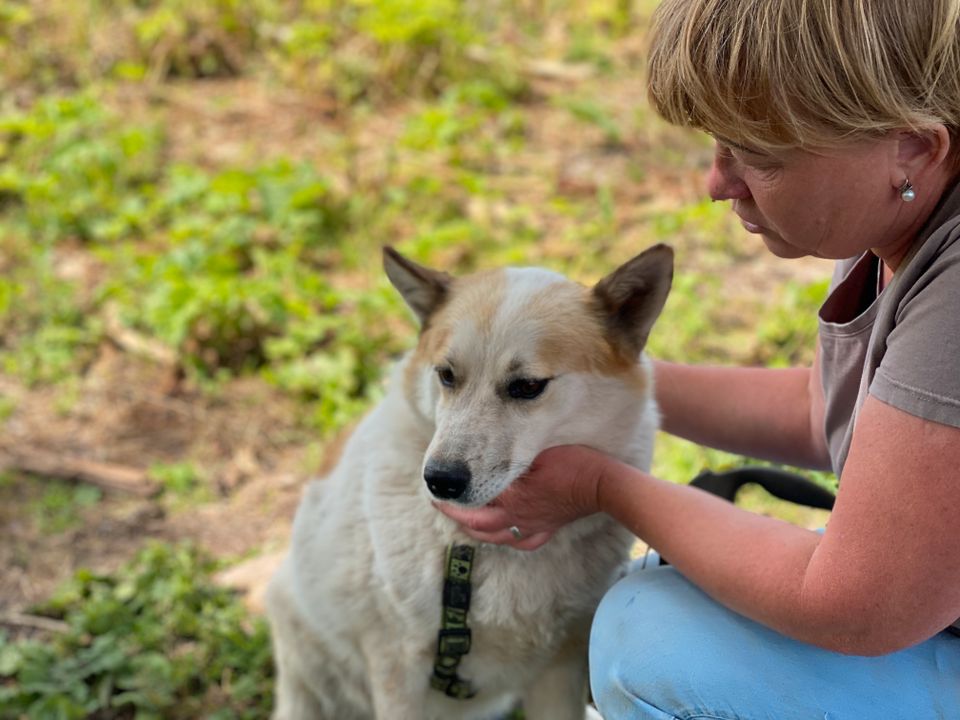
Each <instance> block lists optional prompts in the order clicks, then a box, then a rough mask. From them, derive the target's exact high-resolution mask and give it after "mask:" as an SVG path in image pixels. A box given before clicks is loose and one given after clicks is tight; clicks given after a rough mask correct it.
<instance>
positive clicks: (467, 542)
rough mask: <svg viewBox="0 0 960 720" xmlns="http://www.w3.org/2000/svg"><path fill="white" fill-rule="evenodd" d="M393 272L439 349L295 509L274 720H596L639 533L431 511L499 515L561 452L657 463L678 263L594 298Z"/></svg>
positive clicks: (277, 643) (500, 276) (521, 280)
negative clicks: (461, 507)
mask: <svg viewBox="0 0 960 720" xmlns="http://www.w3.org/2000/svg"><path fill="white" fill-rule="evenodd" d="M384 265H385V269H386V272H387V275H388V276H389V278H390V280H391V281H392V282H393V284H394V285H395V286H396V288H397V289H398V290H399V291H400V293H401V294H402V295H403V297H404V299H405V300H406V302H407V304H408V305H409V306H410V307H411V308H412V309H413V310H414V312H415V313H416V314H417V315H418V316H419V318H420V321H421V324H422V329H421V333H420V340H419V344H418V346H417V347H416V349H415V350H413V351H412V352H411V353H409V354H408V355H407V356H406V357H405V358H404V359H403V360H402V361H401V362H400V363H399V364H398V366H397V368H396V370H395V371H394V374H393V376H392V382H391V385H390V389H389V391H388V394H387V396H386V397H385V398H384V399H383V401H382V402H381V403H380V404H379V405H378V406H377V407H376V408H375V409H374V410H373V412H372V413H371V414H370V415H369V416H368V417H367V418H366V419H365V420H364V421H363V422H362V423H361V424H360V425H359V427H358V428H357V429H356V431H355V433H354V434H353V436H352V437H351V439H350V440H349V442H348V443H347V445H346V447H345V449H344V453H343V456H342V458H341V459H340V462H339V464H338V466H337V467H336V469H335V470H334V471H333V473H332V474H331V475H330V476H329V477H327V478H325V479H323V480H321V481H315V482H313V483H311V484H310V485H309V486H308V487H307V489H306V491H305V494H304V497H303V499H302V501H301V504H300V507H299V509H298V511H297V515H296V519H295V521H294V527H293V538H292V543H291V548H290V552H289V554H288V556H287V557H286V559H285V561H284V563H283V565H282V566H281V567H280V569H279V570H278V571H277V574H276V575H275V576H274V578H273V579H272V581H271V583H270V587H269V590H268V594H267V608H268V615H269V619H270V623H271V626H272V631H273V640H274V650H275V654H276V662H277V672H278V677H277V706H276V711H275V714H274V717H275V718H277V719H278V720H300V719H301V718H302V719H310V720H371V719H373V718H376V719H377V720H491V719H494V718H500V717H503V716H504V715H505V714H506V713H509V712H510V710H511V708H512V707H514V706H515V705H516V704H517V703H518V702H519V703H522V705H523V708H524V710H525V713H526V718H527V720H583V718H584V717H596V715H595V714H594V713H593V711H591V710H589V709H587V707H586V693H587V640H588V635H589V629H590V622H591V617H592V615H593V613H594V610H595V609H596V606H597V604H598V603H599V601H600V598H601V597H602V596H603V594H604V592H605V591H606V590H607V589H608V587H609V586H610V585H611V584H612V583H613V582H614V581H615V580H616V579H617V578H618V577H619V575H620V573H621V572H622V568H623V565H624V563H625V562H626V560H627V558H628V554H629V548H630V546H631V543H632V542H633V539H634V538H633V536H632V535H631V534H630V533H629V532H627V531H626V530H625V529H624V528H622V527H621V526H619V525H617V524H616V523H615V522H614V521H613V520H612V519H610V518H609V517H607V516H606V515H594V516H591V517H587V518H584V519H581V520H578V521H577V522H575V523H573V524H571V525H570V526H568V527H566V528H564V529H562V530H561V531H559V532H557V534H556V535H555V536H554V537H553V538H552V539H551V540H550V541H549V542H548V543H547V544H546V545H544V546H543V547H541V548H539V549H538V550H535V551H532V552H524V551H522V550H516V549H513V548H510V547H506V546H494V545H484V544H477V543H475V542H473V541H471V539H470V538H469V537H468V536H466V535H465V534H464V533H463V532H462V531H461V530H460V529H459V528H458V527H457V526H456V524H455V523H453V522H452V521H451V520H450V519H448V518H447V517H445V516H444V515H442V514H441V513H440V512H438V511H437V510H436V508H435V507H434V506H433V502H434V501H437V500H438V499H439V500H443V501H448V502H458V503H463V504H465V505H469V506H480V505H484V504H485V503H488V502H490V501H491V500H493V499H494V498H496V497H497V496H498V495H499V494H500V493H501V492H503V490H504V489H505V488H507V487H508V486H509V485H510V483H512V482H513V481H514V480H516V479H517V478H518V477H519V476H521V475H522V474H523V473H524V471H525V470H526V469H527V468H528V467H529V466H530V463H531V462H532V461H533V459H534V458H535V457H536V456H537V454H538V453H539V452H540V451H541V450H544V449H545V448H548V447H551V446H555V445H563V444H582V445H588V446H590V447H593V448H596V449H598V450H601V451H604V452H606V453H609V454H611V455H614V456H616V457H618V458H620V459H621V460H623V461H625V462H627V463H629V464H631V465H634V466H636V467H638V468H642V469H645V470H647V469H649V465H650V460H651V454H652V445H653V440H654V433H655V431H656V427H657V420H658V418H657V411H656V407H655V404H654V400H653V392H652V382H651V373H650V367H649V363H648V361H647V360H646V359H645V357H644V356H643V355H642V350H643V347H644V344H645V343H646V339H647V334H648V333H649V331H650V328H651V326H652V325H653V323H654V320H655V319H656V318H657V316H658V315H659V314H660V311H661V309H662V308H663V304H664V301H665V300H666V297H667V293H668V291H669V287H670V282H671V276H672V270H673V253H672V251H671V250H670V249H669V248H668V247H666V246H663V245H659V246H656V247H653V248H651V249H649V250H647V251H646V252H644V253H643V254H641V255H639V256H638V257H636V258H634V259H633V260H631V261H629V262H628V263H626V264H625V265H623V266H622V267H620V268H619V269H617V270H616V271H615V272H613V273H612V274H610V275H609V276H607V277H605V278H604V279H603V280H601V281H600V282H599V283H598V284H597V285H596V286H595V287H594V288H592V289H588V288H585V287H583V286H581V285H578V284H576V283H574V282H571V281H569V280H567V279H565V278H564V277H562V276H560V275H557V274H555V273H552V272H548V271H546V270H540V269H507V270H498V271H491V272H484V273H478V274H475V275H469V276H466V277H462V278H451V277H449V276H447V275H445V274H443V273H439V272H436V271H433V270H430V269H427V268H424V267H421V266H419V265H416V264H415V263H413V262H411V261H409V260H407V259H405V258H403V257H402V256H400V255H399V254H397V253H396V252H395V251H393V250H391V249H389V248H388V249H386V250H385V251H384ZM454 546H457V547H455V548H454ZM451 548H453V549H451ZM451 556H452V561H451V560H450V557H451ZM448 570H449V572H448ZM457 573H460V574H459V575H458V574H457ZM445 575H447V576H448V579H447V580H446V581H445ZM466 576H469V583H468V582H467V579H468V578H467V577H466ZM467 606H468V607H467ZM441 630H442V632H441ZM441 636H442V637H441ZM438 638H440V639H439V640H438Z"/></svg>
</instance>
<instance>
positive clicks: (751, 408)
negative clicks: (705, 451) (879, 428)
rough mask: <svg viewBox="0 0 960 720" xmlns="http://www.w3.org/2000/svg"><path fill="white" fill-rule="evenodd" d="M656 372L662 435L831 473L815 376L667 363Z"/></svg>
mask: <svg viewBox="0 0 960 720" xmlns="http://www.w3.org/2000/svg"><path fill="white" fill-rule="evenodd" d="M655 367H656V392H657V402H658V404H659V406H660V412H661V414H662V427H663V430H665V431H666V432H668V433H670V434H672V435H677V436H678V437H682V438H685V439H687V440H691V441H693V442H695V443H698V444H700V445H706V446H708V447H713V448H717V449H720V450H726V451H728V452H734V453H738V454H741V455H748V456H750V457H756V458H760V459H764V460H771V461H774V462H783V463H788V464H791V465H797V466H801V467H809V468H816V469H827V468H828V467H829V456H828V455H827V452H826V445H825V441H824V438H823V437H822V431H821V430H820V428H822V411H820V408H819V403H818V400H819V398H818V397H817V395H816V390H815V387H814V386H813V381H814V377H813V375H812V373H813V372H814V371H813V370H811V369H809V368H790V369H768V368H733V367H709V366H689V365H679V364H674V363H666V362H656V363H655Z"/></svg>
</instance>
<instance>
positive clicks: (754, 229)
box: [740, 218, 763, 234]
mask: <svg viewBox="0 0 960 720" xmlns="http://www.w3.org/2000/svg"><path fill="white" fill-rule="evenodd" d="M740 224H741V225H743V227H744V229H745V230H746V231H747V232H749V233H754V234H760V233H762V232H763V228H762V227H760V226H759V225H757V224H756V223H752V222H749V221H748V220H744V219H743V218H740Z"/></svg>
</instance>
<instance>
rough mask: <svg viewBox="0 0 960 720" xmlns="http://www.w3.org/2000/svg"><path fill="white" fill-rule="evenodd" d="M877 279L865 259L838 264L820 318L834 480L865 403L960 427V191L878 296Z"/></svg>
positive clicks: (875, 265) (876, 264)
mask: <svg viewBox="0 0 960 720" xmlns="http://www.w3.org/2000/svg"><path fill="white" fill-rule="evenodd" d="M880 269H881V268H880V261H879V259H878V258H877V257H876V256H875V255H873V253H871V252H867V253H864V254H863V255H861V256H860V257H856V258H850V259H849V260H842V261H840V262H838V263H837V265H836V269H835V271H834V276H833V283H832V285H831V288H830V292H829V294H828V296H827V299H826V301H824V304H823V306H822V307H821V308H820V314H819V321H820V378H821V382H822V384H823V394H824V402H825V417H824V432H825V433H826V439H827V446H828V448H829V450H830V460H831V463H832V465H833V469H834V472H836V474H837V477H841V472H842V470H843V465H844V462H845V461H846V459H847V452H848V451H849V449H850V439H851V436H852V434H853V426H854V423H855V421H856V417H857V412H858V411H859V409H860V408H861V407H862V405H863V402H864V400H865V399H866V397H867V394H868V393H869V394H870V395H873V396H874V397H875V398H877V399H879V400H881V401H883V402H885V403H887V404H888V405H892V406H893V407H896V408H898V409H900V410H903V411H904V412H908V413H910V414H911V415H916V416H918V417H922V418H925V419H928V420H933V421H936V422H938V423H943V424H945V425H951V426H953V427H960V185H958V186H956V187H954V189H953V190H952V191H951V192H949V193H947V194H946V195H945V196H944V199H943V200H942V201H941V203H940V205H939V207H938V208H937V210H936V211H935V212H934V214H933V216H932V217H931V218H930V220H929V221H928V222H927V225H926V226H925V228H924V229H923V230H922V231H921V233H920V235H919V237H918V239H917V242H916V244H915V245H914V247H913V249H912V255H910V256H908V257H907V259H906V260H905V261H904V262H903V263H902V264H901V265H900V267H898V268H897V271H896V273H894V276H893V279H892V280H891V281H890V283H889V284H888V285H887V287H885V288H884V289H883V291H882V292H880V293H879V294H878V293H877V287H878V279H879V272H880Z"/></svg>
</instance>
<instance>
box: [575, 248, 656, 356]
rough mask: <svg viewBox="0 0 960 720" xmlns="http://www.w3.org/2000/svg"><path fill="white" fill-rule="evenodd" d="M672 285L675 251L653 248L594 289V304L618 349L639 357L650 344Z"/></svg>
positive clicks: (613, 273)
mask: <svg viewBox="0 0 960 720" xmlns="http://www.w3.org/2000/svg"><path fill="white" fill-rule="evenodd" d="M672 282H673V249H672V248H670V247H669V246H667V245H662V244H661V245H654V246H653V247H651V248H648V249H647V250H644V251H643V252H642V253H640V254H639V255H637V256H636V257H635V258H633V259H632V260H628V261H627V262H626V263H624V264H623V265H621V266H620V267H618V268H617V269H616V270H614V271H613V272H612V273H610V274H609V275H607V276H606V277H605V278H603V280H601V281H600V282H598V283H597V284H596V286H595V287H594V288H593V303H594V306H595V308H596V309H597V311H598V312H599V313H600V315H601V317H602V318H603V321H604V323H605V324H606V327H607V336H608V337H609V338H610V341H611V342H612V343H614V345H616V346H617V347H620V348H622V349H623V350H624V351H625V352H626V353H628V354H629V355H630V356H631V357H636V356H638V355H639V354H640V351H641V350H643V348H644V346H645V345H646V344H647V336H648V335H649V334H650V328H652V327H653V323H654V321H656V319H657V317H658V316H659V315H660V311H661V310H663V305H664V303H665V302H666V301H667V294H668V293H669V292H670V284H671V283H672Z"/></svg>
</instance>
